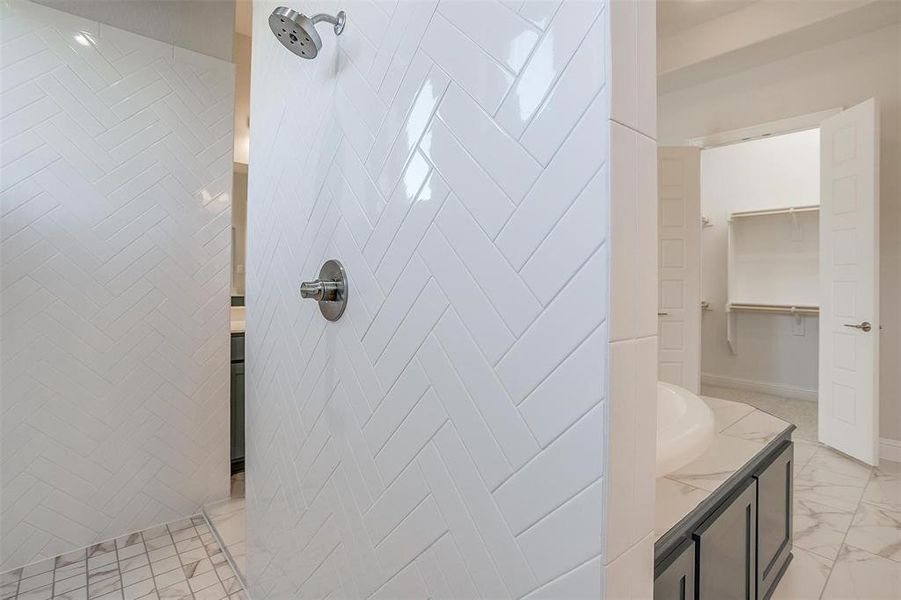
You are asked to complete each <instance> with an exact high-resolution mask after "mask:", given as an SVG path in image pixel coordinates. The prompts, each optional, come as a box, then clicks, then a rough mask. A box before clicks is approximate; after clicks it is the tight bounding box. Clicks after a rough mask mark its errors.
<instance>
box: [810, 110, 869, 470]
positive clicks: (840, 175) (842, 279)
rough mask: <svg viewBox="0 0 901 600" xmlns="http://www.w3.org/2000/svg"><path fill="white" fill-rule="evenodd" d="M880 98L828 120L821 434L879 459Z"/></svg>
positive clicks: (865, 457)
mask: <svg viewBox="0 0 901 600" xmlns="http://www.w3.org/2000/svg"><path fill="white" fill-rule="evenodd" d="M878 114H879V113H878V109H877V106H876V101H875V100H873V99H870V100H867V101H866V102H864V103H862V104H858V105H857V106H855V107H853V108H850V109H848V110H846V111H844V112H841V113H839V114H837V115H835V116H834V117H830V118H829V119H827V120H825V121H823V123H822V126H821V134H820V135H821V137H820V140H821V141H820V144H821V150H820V152H821V158H820V160H821V163H822V164H821V167H820V172H821V175H820V178H821V180H820V185H821V190H820V195H821V203H822V205H821V207H820V377H819V388H820V389H819V402H820V404H819V437H820V441H821V442H823V443H824V444H828V445H829V446H832V447H833V448H836V449H837V450H840V451H842V452H844V453H846V454H848V455H850V456H853V457H854V458H857V459H859V460H862V461H864V462H866V463H868V464H871V465H875V464H877V462H878V460H879V459H878V451H877V450H878V437H879V435H878V423H879V368H878V365H879V289H878V286H879V278H878V273H879V226H878V220H879V187H878V181H879V176H878V169H879V167H878V165H879V123H878Z"/></svg>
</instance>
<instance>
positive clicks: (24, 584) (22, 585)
mask: <svg viewBox="0 0 901 600" xmlns="http://www.w3.org/2000/svg"><path fill="white" fill-rule="evenodd" d="M23 575H24V573H23ZM52 583H53V572H52V571H50V572H49V573H41V574H40V575H34V576H32V577H23V578H22V579H20V580H19V595H20V596H21V595H22V592H28V591H30V590H36V589H38V588H42V587H44V586H47V585H50V584H52Z"/></svg>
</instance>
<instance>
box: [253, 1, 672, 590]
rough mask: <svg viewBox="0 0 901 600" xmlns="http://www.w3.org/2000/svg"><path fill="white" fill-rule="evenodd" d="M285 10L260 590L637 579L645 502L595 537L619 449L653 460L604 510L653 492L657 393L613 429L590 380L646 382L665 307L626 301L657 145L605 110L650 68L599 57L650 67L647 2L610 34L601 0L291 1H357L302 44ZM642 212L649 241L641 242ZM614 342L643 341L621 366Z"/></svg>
mask: <svg viewBox="0 0 901 600" xmlns="http://www.w3.org/2000/svg"><path fill="white" fill-rule="evenodd" d="M624 4H625V3H624ZM629 4H632V5H634V4H635V3H629ZM276 6H278V3H273V2H255V3H254V35H253V70H252V72H253V81H252V86H251V89H252V92H251V102H252V106H251V114H252V118H251V120H252V122H253V127H252V130H251V144H250V152H251V167H250V190H249V200H248V210H249V215H248V219H249V234H248V235H249V248H248V269H247V273H248V279H247V305H248V319H247V326H248V334H247V335H248V338H247V342H248V348H247V368H248V375H247V377H248V391H247V392H248V400H247V401H248V409H247V411H248V433H247V439H248V445H249V448H248V452H247V456H248V500H247V511H248V514H247V518H248V535H249V539H248V573H247V577H248V583H249V586H250V592H251V595H252V596H253V597H254V599H255V600H263V599H266V598H273V599H277V598H288V597H291V598H303V597H310V596H317V597H322V596H327V595H329V594H333V595H335V596H337V597H370V596H372V597H374V598H400V597H413V596H416V597H426V596H444V597H457V598H473V597H486V598H502V597H525V596H528V597H530V598H561V597H566V598H575V597H592V598H597V597H600V596H601V595H602V594H603V593H604V589H605V586H606V587H607V588H608V589H613V590H614V591H621V590H626V594H625V595H624V596H623V597H628V594H631V593H633V591H634V593H635V595H636V596H640V595H642V594H644V593H645V592H647V591H648V590H649V589H650V587H649V585H650V584H649V582H650V578H651V565H650V560H651V554H650V551H651V547H650V546H649V545H648V544H647V543H646V542H647V540H648V539H650V526H649V527H648V529H647V531H645V530H644V527H645V525H647V524H648V523H652V521H653V513H652V512H651V513H649V514H648V515H643V516H646V517H648V518H647V519H642V518H639V517H638V516H635V515H640V516H641V513H634V514H632V513H628V514H630V515H631V516H628V517H625V518H624V520H623V525H622V526H621V527H617V528H616V529H615V533H616V538H612V537H611V538H610V543H611V544H614V539H615V545H613V546H611V553H610V554H608V553H607V548H606V547H605V539H606V538H607V537H608V536H607V533H606V530H607V529H608V526H607V524H606V523H605V518H606V517H605V510H604V507H605V504H607V503H608V500H607V496H608V495H611V497H612V494H613V492H612V491H611V490H609V489H608V485H607V484H608V482H607V479H606V476H605V475H606V471H607V463H608V460H612V457H613V456H615V457H616V458H617V460H622V461H623V465H628V464H630V463H632V462H634V460H633V459H641V460H644V461H645V462H644V463H641V464H645V466H647V469H646V472H645V473H644V474H645V475H646V476H647V478H648V479H649V480H650V485H647V481H646V480H645V479H643V478H642V477H641V476H634V475H633V476H632V477H631V478H628V477H626V476H625V475H624V473H623V471H622V469H620V470H618V471H616V473H617V477H618V479H617V482H618V484H619V485H621V486H622V489H623V490H624V491H622V492H620V495H621V496H622V498H620V497H619V496H618V497H617V500H616V502H617V507H618V510H619V509H622V510H624V511H628V510H630V509H631V508H632V507H630V506H628V505H626V504H624V503H623V502H622V500H626V499H632V500H636V501H640V503H639V504H638V507H637V508H636V510H640V509H641V508H646V509H648V510H651V511H652V510H653V508H652V507H653V465H652V464H651V465H647V464H646V461H647V458H648V456H650V457H651V460H653V429H654V419H653V415H654V403H653V397H651V399H650V400H649V401H646V402H645V405H643V406H639V405H633V406H630V407H628V408H627V410H626V411H625V412H624V413H623V414H624V415H625V417H624V418H625V419H626V420H625V421H622V427H623V430H622V431H621V432H620V434H619V435H618V436H617V437H616V439H617V440H618V441H619V443H620V444H621V448H609V449H608V442H609V440H610V439H611V438H609V437H608V436H607V428H608V418H609V417H608V413H612V407H608V402H607V401H606V399H607V388H608V384H609V385H610V386H613V385H614V383H618V384H620V388H619V391H617V392H616V397H617V398H618V399H619V400H621V401H623V402H633V403H634V402H635V396H636V395H637V394H638V393H639V392H641V393H648V392H650V393H652V394H653V377H654V376H655V375H654V369H655V367H654V365H655V364H656V352H655V350H654V348H655V340H654V336H653V334H654V326H652V324H653V319H654V317H653V316H651V317H648V315H647V314H646V313H649V311H651V313H656V310H655V306H654V300H653V299H651V300H647V299H646V300H644V301H642V302H640V303H636V302H635V300H636V298H637V297H638V295H639V294H651V295H652V296H655V282H654V279H653V273H652V271H653V265H654V264H656V259H655V257H654V252H655V250H654V248H655V247H656V244H655V242H654V240H653V238H654V237H655V236H656V234H655V232H654V229H653V228H654V223H655V222H656V216H655V214H654V215H653V218H654V219H655V220H654V221H652V222H650V223H649V224H646V225H644V226H643V228H642V229H641V231H639V227H638V223H639V216H638V214H639V210H637V209H635V203H636V202H637V197H638V192H639V190H640V191H642V192H643V193H644V194H645V195H644V196H643V197H644V198H645V201H646V203H645V205H643V206H642V207H641V209H640V211H641V212H642V214H643V212H644V211H646V210H648V209H649V206H648V205H647V200H648V196H647V194H648V193H650V194H651V197H650V199H651V202H652V205H651V206H654V205H655V204H653V203H654V202H655V201H654V194H655V184H654V183H653V181H654V180H653V173H654V169H655V161H654V155H653V152H652V153H651V154H650V155H648V154H647V150H648V147H647V143H646V142H647V140H650V139H651V138H649V137H648V136H644V137H643V138H641V139H639V137H638V135H639V134H638V133H637V127H630V126H629V125H624V126H617V125H616V124H614V123H613V122H612V121H611V119H612V118H614V112H613V108H612V106H611V105H613V107H616V106H620V107H621V108H622V110H623V118H622V122H625V123H627V124H628V123H632V121H629V120H628V116H629V115H628V114H627V113H628V112H629V111H631V110H636V111H638V110H639V109H640V110H641V114H642V115H643V116H645V117H647V115H648V114H650V115H651V116H650V117H648V118H650V120H651V121H653V112H654V104H653V85H652V86H651V90H650V93H651V94H652V95H651V97H650V99H649V104H645V105H642V106H640V107H639V106H637V105H636V104H637V103H636V102H635V100H636V99H637V98H638V97H639V92H640V91H647V90H646V89H644V90H639V87H640V86H639V83H638V82H639V78H638V77H637V75H635V76H634V77H633V76H630V77H625V76H624V78H623V81H622V83H621V84H619V85H613V84H614V83H615V82H613V81H612V79H611V74H613V77H614V78H615V73H616V72H617V71H618V70H621V71H622V72H623V73H624V74H625V73H626V72H630V73H631V70H632V69H633V68H634V67H637V65H638V64H639V63H640V62H641V63H642V64H643V65H645V62H644V61H646V60H648V59H649V60H650V61H651V65H650V67H649V68H648V70H644V71H643V72H642V77H641V78H640V81H641V82H642V84H645V83H646V82H647V78H648V77H650V78H651V80H652V81H653V53H654V52H653V51H654V43H653V14H654V13H653V5H651V10H650V15H651V27H652V29H651V34H652V37H651V42H650V55H647V54H642V56H638V55H637V52H638V44H637V31H638V20H637V19H638V17H637V15H633V17H634V18H632V20H631V21H629V20H628V18H627V19H626V21H625V22H624V23H621V24H620V26H621V27H622V30H621V31H623V32H625V33H626V34H627V35H625V37H624V38H623V37H621V38H618V39H620V43H622V44H623V52H622V53H616V52H614V54H613V55H611V54H610V51H609V47H610V43H611V40H610V38H609V36H608V31H609V28H610V27H611V7H609V6H607V5H606V3H604V2H555V1H546V2H503V3H500V2H489V1H480V2H459V1H451V2H441V3H440V4H437V3H436V2H403V1H402V2H392V1H382V2H341V3H339V2H321V3H307V2H297V3H295V4H294V5H292V7H293V8H296V9H298V10H302V11H304V12H305V13H307V14H312V13H315V12H319V11H327V12H333V13H334V12H335V11H337V10H338V9H345V10H346V11H347V14H348V25H347V28H346V30H345V32H344V34H343V35H342V36H341V37H340V38H338V39H336V38H335V37H334V36H333V35H332V33H331V31H330V30H329V28H328V27H326V26H323V25H320V32H321V34H322V36H323V41H324V47H323V50H322V52H321V54H320V55H319V57H318V58H317V59H316V60H314V61H305V60H302V59H300V58H297V57H295V56H294V55H292V54H291V53H289V52H288V51H286V50H285V49H284V48H283V47H281V46H280V45H279V44H278V42H277V41H276V39H275V38H274V37H273V35H272V34H271V33H270V32H269V28H268V24H267V18H268V16H269V13H270V12H271V11H272V9H273V8H274V7H276ZM616 10H619V8H617V9H616ZM616 10H614V14H613V16H616V15H617V13H616ZM633 12H634V11H633ZM630 14H631V13H630ZM644 16H645V17H646V16H647V14H645V15H644ZM626 17H628V15H626ZM617 59H619V60H620V64H617V62H616V60H617ZM611 65H612V71H611ZM643 68H644V67H643ZM617 93H618V94H620V97H618V98H617V97H615V96H616V94H617ZM627 94H630V95H631V96H629V97H627ZM611 95H613V96H614V97H613V98H611ZM642 97H644V96H642ZM630 98H631V100H630ZM617 127H619V130H618V129H617ZM611 131H613V139H611ZM611 145H613V148H614V151H616V152H621V153H622V155H621V156H622V160H621V161H617V160H614V161H613V163H612V165H613V170H614V181H612V182H611V161H610V160H608V156H609V153H610V151H611V147H612V146H611ZM651 149H653V147H652V146H651ZM648 161H650V162H648ZM617 168H619V169H620V173H619V175H616V173H615V170H616V169H617ZM643 168H646V169H649V172H650V175H651V177H650V179H648V178H646V177H643V176H642V169H643ZM616 177H619V179H616ZM617 185H619V186H620V187H619V192H618V193H619V194H621V198H622V201H621V203H622V206H623V207H624V209H626V212H625V213H622V214H620V213H616V212H614V213H613V214H611V200H610V196H611V191H610V190H611V186H613V188H614V189H617ZM628 207H632V208H631V209H628ZM611 218H614V219H617V218H618V219H622V222H623V223H625V225H626V229H625V230H623V231H622V232H621V235H620V237H619V238H616V239H615V240H614V241H615V242H616V243H618V244H621V249H619V250H618V249H617V247H616V246H615V245H614V251H617V252H622V253H624V254H623V256H624V257H625V259H626V260H627V261H632V262H631V267H632V268H633V273H632V275H635V274H637V273H639V272H641V273H644V274H645V276H643V277H641V278H640V280H641V281H640V286H639V283H638V282H637V280H636V279H634V278H633V279H631V280H630V281H631V282H632V283H628V284H627V285H626V286H625V287H622V288H621V289H622V291H621V292H619V294H618V295H617V294H614V302H615V303H618V304H617V306H619V309H618V310H619V311H620V312H619V313H618V314H619V315H620V317H619V318H620V319H621V320H620V321H616V322H615V323H611V322H610V321H609V319H608V305H609V302H608V298H609V297H610V295H611V294H610V292H609V291H608V288H609V286H608V279H609V267H608V265H609V261H610V239H609V237H608V229H609V227H610V224H611ZM648 228H650V229H648ZM649 232H650V233H649ZM640 233H642V234H643V235H645V236H646V237H647V236H648V235H650V238H649V239H648V240H646V241H648V242H649V244H648V245H647V246H644V247H643V248H642V252H650V261H651V262H648V260H647V258H648V257H645V256H644V255H642V259H643V261H642V262H639V260H638V256H634V255H632V254H630V253H632V252H636V253H637V252H638V239H639V234H640ZM328 258H337V259H339V260H341V261H342V262H343V263H344V266H345V268H346V269H347V271H348V274H349V279H350V292H349V298H350V301H349V305H348V308H347V312H346V313H345V315H344V316H343V318H342V319H341V320H340V321H338V322H337V323H329V322H326V321H325V320H324V319H323V318H322V317H321V316H320V314H319V310H318V308H317V306H316V304H315V303H314V302H311V301H309V300H305V301H302V300H300V298H299V294H298V286H299V283H300V281H301V280H303V279H311V278H314V277H315V276H316V275H317V273H318V272H319V267H320V265H321V264H322V262H323V261H324V260H325V259H328ZM623 264H626V263H625V262H624V263H623ZM639 267H641V268H639ZM648 273H651V274H650V275H647V274H648ZM642 297H644V296H642ZM630 302H631V303H630ZM619 303H622V304H619ZM639 317H640V318H639ZM613 325H616V326H617V327H618V328H617V329H616V330H615V331H614V330H613V329H611V327H612V326H613ZM649 327H650V329H648V328H649ZM611 340H615V341H616V342H617V343H620V342H621V343H620V346H621V347H622V349H623V352H621V353H620V355H621V356H623V357H624V358H625V359H626V360H629V361H631V362H629V364H628V365H625V366H624V371H623V373H624V376H623V378H622V379H616V380H615V381H608V377H607V365H608V354H609V352H610V350H609V349H608V348H609V346H608V344H609V343H610V341H611ZM614 356H616V354H614ZM640 365H643V366H646V367H647V368H642V369H639V366H640ZM639 382H642V383H641V386H640V387H637V386H638V384H639ZM648 382H650V388H649V385H648ZM611 393H613V391H611ZM639 417H641V418H639ZM630 426H632V427H636V426H637V427H644V429H643V430H642V434H641V435H635V434H636V431H631V432H630V431H629V430H627V429H626V427H630ZM648 427H650V429H648ZM649 431H650V432H651V433H650V438H649V437H648V432H649ZM649 439H650V443H651V450H650V452H648V448H647V442H648V440H649ZM614 450H615V451H614ZM611 473H612V471H611ZM648 496H649V497H650V504H648ZM626 514H627V512H617V515H626ZM617 518H619V517H617ZM612 519H613V517H611V518H610V519H608V520H611V521H612ZM610 531H611V535H612V534H613V533H614V528H613V527H612V525H611V527H610ZM621 557H624V558H623V559H622V560H619V559H620V558H621ZM608 562H609V563H611V566H612V567H615V568H614V570H615V572H616V573H617V577H618V578H617V579H616V580H609V579H607V580H605V564H607V563H608ZM645 567H646V568H645ZM620 575H622V577H620ZM645 584H646V585H645ZM642 585H644V587H642ZM611 586H612V587H611ZM610 596H611V597H615V592H611V594H610Z"/></svg>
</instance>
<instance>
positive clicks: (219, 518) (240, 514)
mask: <svg viewBox="0 0 901 600" xmlns="http://www.w3.org/2000/svg"><path fill="white" fill-rule="evenodd" d="M203 512H204V513H206V516H207V519H209V520H210V524H212V526H213V529H215V532H216V534H218V536H219V540H220V541H221V542H222V545H223V549H224V550H225V552H226V554H227V555H228V556H229V557H230V558H231V561H232V564H233V565H234V566H235V569H236V570H237V571H238V576H239V577H240V578H241V580H242V581H244V574H245V573H246V572H247V567H246V560H247V550H246V545H245V528H246V524H245V519H244V473H239V474H238V475H233V476H232V481H231V497H230V498H229V499H228V500H223V501H222V502H217V503H215V504H210V505H208V506H204V507H203Z"/></svg>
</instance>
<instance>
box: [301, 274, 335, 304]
mask: <svg viewBox="0 0 901 600" xmlns="http://www.w3.org/2000/svg"><path fill="white" fill-rule="evenodd" d="M340 293H341V282H339V281H321V280H319V279H317V280H316V281H304V282H303V283H301V284H300V297H301V298H312V299H313V300H316V301H318V302H335V301H337V300H338V295H339V294H340Z"/></svg>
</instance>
